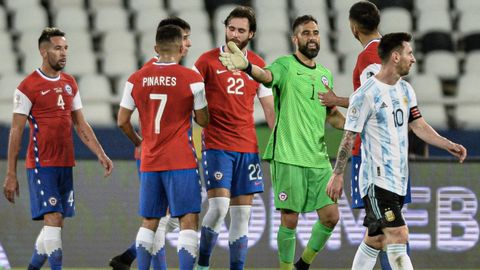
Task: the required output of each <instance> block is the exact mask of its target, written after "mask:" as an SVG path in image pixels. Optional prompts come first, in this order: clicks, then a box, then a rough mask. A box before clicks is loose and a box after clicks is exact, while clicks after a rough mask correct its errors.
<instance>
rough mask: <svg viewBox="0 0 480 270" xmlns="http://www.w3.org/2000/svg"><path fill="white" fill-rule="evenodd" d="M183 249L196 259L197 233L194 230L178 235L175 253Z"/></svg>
mask: <svg viewBox="0 0 480 270" xmlns="http://www.w3.org/2000/svg"><path fill="white" fill-rule="evenodd" d="M182 248H184V249H185V250H187V251H188V253H190V255H192V257H194V258H197V254H198V233H197V232H196V231H194V230H181V231H180V233H179V234H178V244H177V252H178V251H180V249H182Z"/></svg>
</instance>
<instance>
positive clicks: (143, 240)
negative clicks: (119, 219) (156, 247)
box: [135, 227, 155, 254]
mask: <svg viewBox="0 0 480 270" xmlns="http://www.w3.org/2000/svg"><path fill="white" fill-rule="evenodd" d="M154 238H155V232H154V231H152V230H149V229H147V228H144V227H140V229H138V233H137V239H136V241H135V246H136V247H137V248H138V247H139V246H142V247H143V248H145V250H146V251H148V252H149V253H150V254H152V247H153V241H154Z"/></svg>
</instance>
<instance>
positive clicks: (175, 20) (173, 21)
mask: <svg viewBox="0 0 480 270" xmlns="http://www.w3.org/2000/svg"><path fill="white" fill-rule="evenodd" d="M165 25H176V26H178V27H180V28H182V29H183V31H187V30H190V29H191V28H190V24H189V23H188V22H187V21H185V20H183V19H181V18H179V17H175V16H173V17H168V18H166V19H163V20H161V21H160V22H159V23H158V26H157V29H158V28H160V27H162V26H165Z"/></svg>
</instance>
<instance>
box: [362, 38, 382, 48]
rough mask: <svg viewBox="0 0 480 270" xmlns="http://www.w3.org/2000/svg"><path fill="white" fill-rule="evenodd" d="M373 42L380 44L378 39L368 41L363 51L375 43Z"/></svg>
mask: <svg viewBox="0 0 480 270" xmlns="http://www.w3.org/2000/svg"><path fill="white" fill-rule="evenodd" d="M375 42H380V38H374V39H372V40H370V41H369V42H368V43H367V44H366V45H365V47H363V49H364V50H365V49H366V48H368V46H370V44H372V43H375Z"/></svg>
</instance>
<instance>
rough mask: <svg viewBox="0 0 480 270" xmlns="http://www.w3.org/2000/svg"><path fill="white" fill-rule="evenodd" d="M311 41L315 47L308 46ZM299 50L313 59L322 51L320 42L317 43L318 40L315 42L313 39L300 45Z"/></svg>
mask: <svg viewBox="0 0 480 270" xmlns="http://www.w3.org/2000/svg"><path fill="white" fill-rule="evenodd" d="M310 43H313V44H315V49H310V48H308V44H310ZM298 50H299V51H300V52H301V53H302V54H303V55H305V56H306V57H307V58H308V59H313V58H315V57H317V55H318V52H319V51H320V44H319V43H316V42H313V41H309V42H307V43H305V44H302V45H299V47H298Z"/></svg>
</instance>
